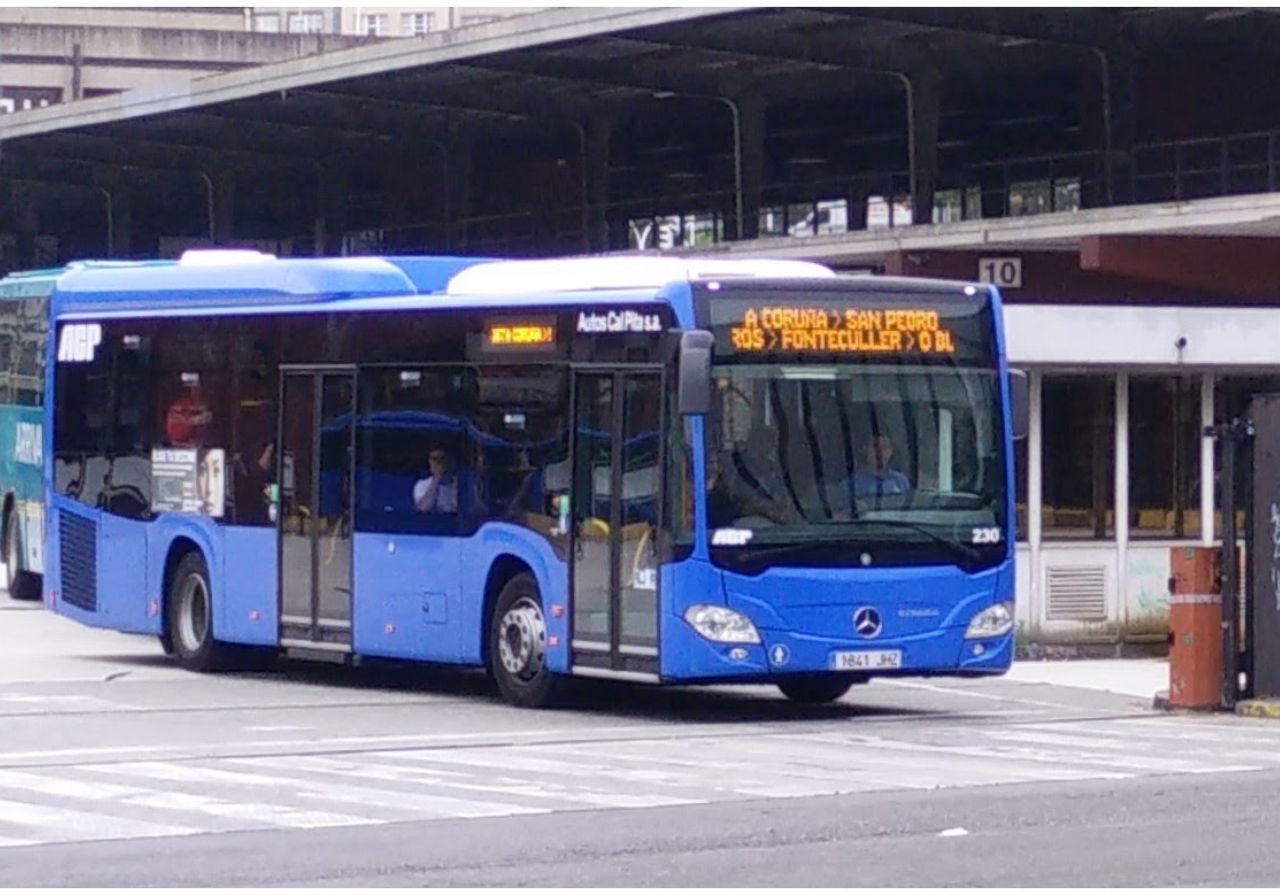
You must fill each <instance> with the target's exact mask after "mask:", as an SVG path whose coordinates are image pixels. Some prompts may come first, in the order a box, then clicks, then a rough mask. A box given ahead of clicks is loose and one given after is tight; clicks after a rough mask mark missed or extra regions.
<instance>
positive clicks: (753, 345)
mask: <svg viewBox="0 0 1280 895" xmlns="http://www.w3.org/2000/svg"><path fill="white" fill-rule="evenodd" d="M729 337H730V339H731V340H732V342H733V347H734V349H736V350H737V351H745V352H751V351H798V352H807V351H812V352H819V353H825V354H842V353H850V354H895V353H907V352H913V353H917V354H955V352H956V341H955V337H954V336H953V335H952V333H951V330H950V329H948V328H946V327H945V326H943V325H942V323H941V320H940V318H939V315H938V312H937V311H929V310H920V309H911V308H901V309H899V308H895V309H892V310H890V309H881V310H873V309H868V308H846V309H837V308H817V307H812V308H804V307H792V308H785V307H768V306H764V307H750V308H747V309H746V310H745V311H744V312H743V314H742V322H741V323H740V324H739V325H737V326H731V327H730V328H729Z"/></svg>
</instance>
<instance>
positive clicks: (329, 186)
mask: <svg viewBox="0 0 1280 895" xmlns="http://www.w3.org/2000/svg"><path fill="white" fill-rule="evenodd" d="M316 173H317V177H318V178H319V183H318V184H317V185H316V186H317V196H318V202H317V205H318V207H317V209H316V210H317V214H316V223H315V253H316V254H317V255H337V254H340V253H341V251H342V234H343V233H344V232H345V231H346V229H347V202H346V195H347V167H346V165H344V164H341V163H338V162H331V163H329V164H324V165H320V166H318V168H317V172H316Z"/></svg>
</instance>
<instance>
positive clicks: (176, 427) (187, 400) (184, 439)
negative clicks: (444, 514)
mask: <svg viewBox="0 0 1280 895" xmlns="http://www.w3.org/2000/svg"><path fill="white" fill-rule="evenodd" d="M212 419H213V414H212V413H210V412H209V406H208V404H207V403H206V402H205V399H204V393H203V392H202V391H201V390H200V387H199V386H196V387H194V388H188V389H185V390H184V391H183V392H182V394H180V395H179V396H178V397H177V398H176V399H175V400H174V402H173V403H172V404H170V405H169V409H168V410H166V411H165V414H164V432H165V436H166V437H167V438H168V439H169V444H171V445H173V446H175V447H199V446H200V444H201V442H203V441H204V431H205V427H206V426H208V425H209V422H210V420H212Z"/></svg>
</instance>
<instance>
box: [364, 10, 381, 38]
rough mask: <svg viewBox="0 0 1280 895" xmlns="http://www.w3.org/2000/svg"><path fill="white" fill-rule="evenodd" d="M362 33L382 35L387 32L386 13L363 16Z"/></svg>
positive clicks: (374, 35) (372, 35)
mask: <svg viewBox="0 0 1280 895" xmlns="http://www.w3.org/2000/svg"><path fill="white" fill-rule="evenodd" d="M360 33H361V34H365V35H368V36H369V37H381V36H382V35H384V34H386V33H387V17H386V16H385V15H363V16H361V17H360Z"/></svg>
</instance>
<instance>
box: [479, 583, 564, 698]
mask: <svg viewBox="0 0 1280 895" xmlns="http://www.w3.org/2000/svg"><path fill="white" fill-rule="evenodd" d="M546 652H547V625H546V616H545V615H544V614H543V611H542V595H541V594H540V593H539V592H538V583H537V582H536V581H535V580H534V578H533V576H532V575H530V574H529V573H527V572H522V573H521V574H519V575H515V576H513V577H512V578H511V580H509V581H508V582H507V583H506V584H504V585H503V587H502V590H501V591H500V592H499V593H498V599H497V601H495V603H494V605H493V614H492V615H491V616H490V617H489V673H490V674H492V675H493V679H494V681H495V682H496V683H497V685H498V691H499V692H500V693H502V696H503V698H504V699H506V700H507V701H508V702H510V703H511V704H513V705H517V706H520V707H521V708H544V707H546V706H550V705H553V704H554V703H555V702H556V701H557V699H558V698H559V696H560V695H561V692H562V689H563V683H564V681H563V678H561V677H560V676H559V675H557V674H553V673H552V672H551V671H549V670H548V669H547V666H546Z"/></svg>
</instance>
